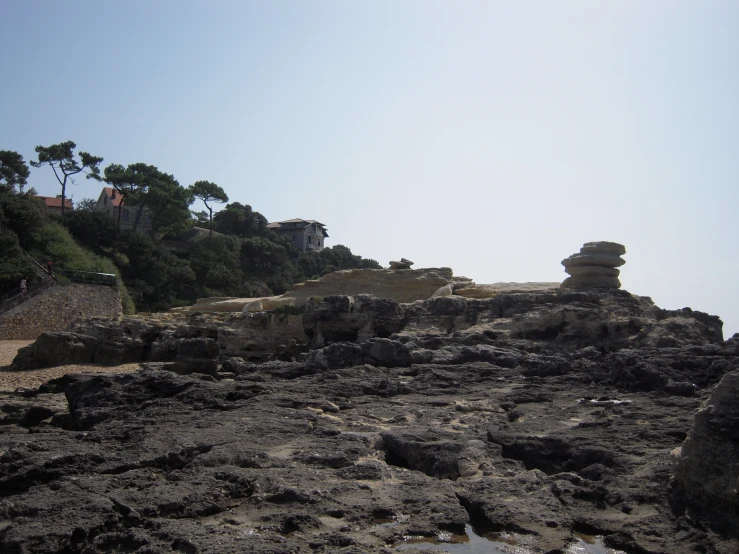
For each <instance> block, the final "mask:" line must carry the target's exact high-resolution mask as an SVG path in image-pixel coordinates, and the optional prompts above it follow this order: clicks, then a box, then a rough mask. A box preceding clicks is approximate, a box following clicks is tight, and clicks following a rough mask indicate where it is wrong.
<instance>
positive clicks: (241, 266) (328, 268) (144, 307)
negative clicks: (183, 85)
mask: <svg viewBox="0 0 739 554" xmlns="http://www.w3.org/2000/svg"><path fill="white" fill-rule="evenodd" d="M81 205H82V206H83V207H82V209H78V210H75V211H67V213H66V214H65V216H64V217H63V218H62V217H61V216H60V215H58V214H53V213H50V212H49V211H48V210H47V209H46V208H45V206H44V205H43V204H42V203H40V202H39V201H38V199H36V198H34V195H33V192H32V191H31V192H27V193H22V192H19V191H16V190H14V189H8V188H5V189H0V291H8V292H11V291H13V290H17V288H18V283H19V282H20V280H21V278H22V277H24V276H26V277H27V278H29V280H30V285H29V286H30V288H33V287H34V286H36V285H37V284H39V283H40V282H41V280H42V279H43V276H39V275H37V269H38V268H37V267H35V266H34V264H33V262H32V260H31V259H30V258H29V257H28V256H26V255H24V253H23V251H24V250H25V252H27V253H28V254H30V256H31V257H33V258H35V259H36V260H38V261H39V262H40V263H41V264H42V265H44V264H45V263H46V262H47V261H49V260H52V261H53V262H54V266H55V267H56V268H58V269H68V270H76V271H90V272H102V273H113V274H115V275H117V276H118V277H120V278H121V280H122V283H123V285H124V287H123V298H124V309H125V311H126V313H133V312H134V311H144V312H154V311H164V310H168V309H170V308H172V307H177V306H187V305H190V304H192V303H194V302H195V300H196V299H197V298H201V297H208V296H270V295H272V294H281V293H284V292H285V291H287V290H289V289H290V287H292V285H293V284H294V283H297V282H302V281H305V280H308V279H311V278H316V277H320V276H322V275H325V274H327V273H331V272H333V271H336V270H338V269H354V268H378V267H380V266H379V264H378V263H377V262H375V261H374V260H367V259H363V258H361V257H360V256H356V255H354V254H352V252H351V250H349V248H347V247H345V246H341V245H337V246H334V247H332V248H325V249H323V250H321V251H320V252H310V253H304V252H302V251H299V250H297V249H296V248H295V247H293V246H292V244H290V242H289V241H287V240H286V239H285V238H284V237H281V236H279V235H277V234H276V233H274V232H273V231H271V230H269V229H268V228H267V220H266V219H265V218H264V217H263V216H262V215H261V214H259V213H258V212H254V211H252V209H251V207H250V206H243V205H241V204H239V203H238V202H234V203H232V204H229V205H227V206H226V209H224V210H222V211H221V212H218V213H217V214H216V215H215V216H214V221H213V222H214V228H215V230H216V231H217V234H215V235H214V236H213V237H212V238H209V237H208V236H207V234H206V235H205V236H203V237H201V238H197V239H195V240H193V241H192V242H190V243H188V244H187V248H172V247H171V246H170V245H168V244H167V242H166V241H162V240H160V239H159V238H158V237H157V238H156V239H152V238H150V237H148V236H146V235H144V234H142V233H138V232H133V231H132V230H122V229H120V228H118V227H117V225H116V221H115V220H114V219H113V218H111V217H109V216H108V215H107V214H105V213H100V212H95V211H93V210H92V203H91V202H82V203H81ZM196 221H197V219H196V218H193V219H191V220H190V221H189V223H188V225H190V226H192V225H193V224H194V223H196Z"/></svg>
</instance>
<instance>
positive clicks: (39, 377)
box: [0, 340, 139, 391]
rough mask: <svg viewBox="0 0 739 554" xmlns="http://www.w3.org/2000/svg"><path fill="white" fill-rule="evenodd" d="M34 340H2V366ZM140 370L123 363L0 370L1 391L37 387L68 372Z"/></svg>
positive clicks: (0, 351) (0, 355) (0, 358)
mask: <svg viewBox="0 0 739 554" xmlns="http://www.w3.org/2000/svg"><path fill="white" fill-rule="evenodd" d="M32 342H33V341H32V340H0V367H3V366H7V365H9V364H10V363H11V362H12V361H13V358H14V357H15V355H16V354H17V353H18V349H19V348H22V347H23V346H27V345H29V344H31V343H32ZM138 370H139V364H123V365H119V366H114V367H110V366H101V365H63V366H59V367H51V368H48V369H33V370H28V371H0V391H14V390H15V389H17V388H23V389H35V388H36V387H38V386H39V385H41V384H42V383H45V382H46V381H49V380H50V379H56V378H57V377H61V376H62V375H66V374H67V373H132V372H134V371H138Z"/></svg>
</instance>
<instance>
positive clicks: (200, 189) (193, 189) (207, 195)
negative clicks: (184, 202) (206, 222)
mask: <svg viewBox="0 0 739 554" xmlns="http://www.w3.org/2000/svg"><path fill="white" fill-rule="evenodd" d="M188 190H189V192H190V195H191V196H192V197H193V198H199V199H200V200H202V201H203V204H205V207H206V208H208V212H209V214H210V217H209V219H210V233H209V234H208V238H211V237H212V236H213V208H212V207H211V206H210V204H208V202H219V203H223V202H228V195H227V194H226V191H224V190H223V189H222V188H221V187H219V186H218V185H216V184H215V183H211V182H210V181H195V182H194V183H193V184H192V185H190V188H189V189H188Z"/></svg>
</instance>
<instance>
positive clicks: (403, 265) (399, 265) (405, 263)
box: [390, 258, 413, 269]
mask: <svg viewBox="0 0 739 554" xmlns="http://www.w3.org/2000/svg"><path fill="white" fill-rule="evenodd" d="M412 265H413V262H412V261H410V260H406V259H405V258H400V261H399V262H390V269H410V268H411V266H412Z"/></svg>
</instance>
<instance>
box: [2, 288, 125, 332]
mask: <svg viewBox="0 0 739 554" xmlns="http://www.w3.org/2000/svg"><path fill="white" fill-rule="evenodd" d="M122 315H123V309H122V307H121V294H120V291H119V290H118V287H107V286H103V285H80V284H72V285H56V286H53V287H51V288H49V289H47V290H46V291H44V292H43V293H42V294H40V295H39V296H36V297H34V298H31V299H30V300H28V301H26V302H24V303H23V304H20V305H18V306H16V307H15V308H13V309H11V310H9V311H7V312H5V313H4V314H0V340H32V339H36V338H38V337H39V335H41V333H44V332H47V331H66V330H67V329H69V327H70V326H71V325H72V323H73V322H75V321H79V320H81V319H87V318H90V317H106V318H111V319H117V318H119V317H121V316H122Z"/></svg>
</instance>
